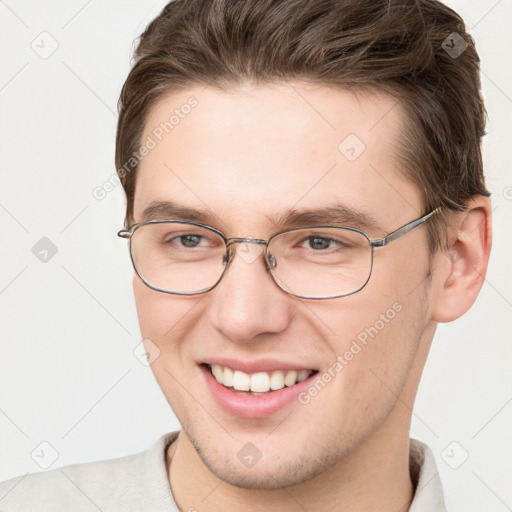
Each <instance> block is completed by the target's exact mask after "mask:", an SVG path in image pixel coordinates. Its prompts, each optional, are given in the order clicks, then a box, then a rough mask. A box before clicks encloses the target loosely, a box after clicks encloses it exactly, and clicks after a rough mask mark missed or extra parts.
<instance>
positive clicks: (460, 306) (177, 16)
mask: <svg viewBox="0 0 512 512" xmlns="http://www.w3.org/2000/svg"><path fill="white" fill-rule="evenodd" d="M478 66H479V60H478V56H477V54H476V51H475V49H474V46H473V43H472V40H471V38H470V36H469V35H468V34H467V33H466V31H465V28H464V24H463V22H462V20H461V19H460V18H459V17H458V16H457V15H456V14H455V13H454V12H453V11H451V10H450V9H448V8H447V7H445V6H444V5H442V4H440V3H438V2H436V1H433V0H421V1H418V2H412V1H407V0H400V1H386V2H384V1H375V0H372V1H370V0H367V1H364V0H363V1H361V0H358V1H357V2H356V1H352V0H337V1H334V0H333V1H325V0H311V1H308V2H303V1H300V0H280V1H271V0H216V1H214V2H211V1H210V0H177V1H175V2H171V3H169V4H168V5H167V7H166V8H165V9H164V10H163V12H162V13H161V14H160V16H158V18H157V19H155V20H154V21H153V22H152V23H151V24H150V25H149V27H148V28H147V29H146V31H145V32H144V34H143V35H142V37H141V40H140V42H139V46H138V48H137V52H136V63H135V65H134V67H133V69H132V71H131V72H130V74H129V76H128V78H127V81H126V83H125V85H124V87H123V90H122V93H121V98H120V104H119V107H120V115H119V124H118V131H117V145H116V166H117V169H118V173H119V176H120V178H121V180H122V183H123V186H124V189H125V192H126V196H127V211H126V219H125V229H123V230H121V231H120V232H119V235H120V236H121V237H124V238H126V239H128V240H129V247H130V255H131V258H132V262H133V265H134V269H135V277H134V293H135V299H136V304H137V310H138V316H139V322H140V326H141V332H142V336H143V338H144V343H145V347H146V350H147V353H148V358H149V360H150V361H152V364H151V368H152V370H153V372H154V374H155V377H156V379H157V381H158V383H159V385H160V387H161V388H162V391H163V392H164V394H165V396H166V398H167V400H168V402H169V404H170V406H171V407H172V409H173V411H174V413H175V414H176V417H177V418H178V420H179V421H180V424H181V426H182V429H181V430H180V431H179V432H174V433H170V434H168V435H166V436H163V437H162V438H161V439H159V440H158V442H157V443H156V444H155V445H154V446H153V447H152V448H151V449H150V450H148V451H147V452H143V453H141V454H138V455H133V456H129V457H125V458H122V459H115V460H110V461H101V462H94V463H89V464H80V465H74V466H68V467H66V468H61V469H57V470H53V471H49V472H46V473H41V474H36V475H29V476H27V477H25V478H24V479H23V481H21V482H19V481H18V480H19V479H13V480H10V481H8V482H4V484H2V487H1V488H0V489H1V493H0V496H4V495H5V498H4V499H3V501H2V502H1V503H2V506H3V509H2V510H55V509H58V507H61V509H62V510H89V509H91V510H92V509H95V508H96V509H100V510H123V511H126V510H145V511H146V510H159V511H164V510H182V511H185V510H187V511H194V510H197V511H201V510H205V511H218V510H219V511H220V510H222V511H231V510H254V511H256V510H258V511H259V510H272V511H292V510H311V511H320V512H321V511H324V510H330V511H331V510H336V511H351V512H357V511H363V510H381V511H399V510H402V511H406V510H409V511H413V512H418V511H442V510H445V506H444V501H443V495H442V489H441V484H440V482H439V478H438V475H437V471H436V469H435V463H434V460H433V455H432V453H431V452H430V450H429V449H428V447H427V446H425V445H424V444H422V443H420V442H419V441H415V440H409V426H410V420H411V411H412V407H413V402H414V397H415V395H416V391H417V388H418V384H419V381H420V376H421V372H422V369H423V366H424V364H425V361H426V358H427V355H428V351H429V348H430V344H431V342H432V339H433V336H434V333H435V330H436V325H437V324H438V323H439V322H449V321H452V320H454V319H456V318H458V317H460V316H461V315H463V314H464V313H465V312H466V311H467V310H468V309H469V308H470V307H471V305H472V304H473V302H474V301H475V299H476V297H477V294H478V292H479V290H480V288H481V286H482V283H483V279H484V276H485V271H486V268H487V262H488V258H489V251H490V245H491V221H490V218H491V208H490V203H489V200H488V195H489V194H488V192H487V190H486V188H485V184H484V178H483V172H482V160H481V153H480V142H481V137H482V136H483V133H484V107H483V104H482V100H481V97H480V94H479V77H478ZM70 482H72V483H70ZM14 486H15V487H14Z"/></svg>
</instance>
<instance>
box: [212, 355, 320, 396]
mask: <svg viewBox="0 0 512 512" xmlns="http://www.w3.org/2000/svg"><path fill="white" fill-rule="evenodd" d="M203 366H204V367H205V368H206V369H207V370H208V371H209V372H210V374H211V375H212V376H213V378H214V379H215V380H216V381H217V382H218V383H219V384H221V385H222V386H224V387H225V388H227V389H229V390H230V391H232V392H234V393H236V394H240V395H252V396H261V395H269V394H272V393H275V392H276V391H279V390H281V389H283V388H292V387H294V386H295V385H297V384H298V383H301V382H304V381H305V380H307V379H309V378H310V377H311V376H312V375H314V374H316V373H318V370H313V369H296V370H286V369H283V370H273V371H260V372H255V373H246V372H244V371H242V370H237V369H233V368H230V367H229V366H224V365H221V364H206V363H204V364H203Z"/></svg>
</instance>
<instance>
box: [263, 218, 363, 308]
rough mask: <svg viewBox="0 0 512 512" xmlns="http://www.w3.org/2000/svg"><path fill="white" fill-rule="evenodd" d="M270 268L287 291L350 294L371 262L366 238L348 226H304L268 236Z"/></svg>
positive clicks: (313, 294) (317, 296)
mask: <svg viewBox="0 0 512 512" xmlns="http://www.w3.org/2000/svg"><path fill="white" fill-rule="evenodd" d="M268 253H269V254H270V256H273V257H274V259H275V265H271V272H272V275H273V276H274V279H275V281H276V283H277V284H278V285H279V286H280V287H281V288H282V289H283V290H284V291H286V292H289V293H292V294H293V295H298V296H300V297H303V298H315V299H322V298H330V297H341V296H343V295H349V294H351V293H354V292H356V291H358V290H360V289H361V288H362V287H363V286H364V285H365V284H366V282H367V281H368V279H369V277H370V272H371V266H372V250H371V246H370V242H369V240H368V239H367V238H366V237H365V236H364V235H363V234H362V233H360V232H358V231H353V230H351V229H347V228H306V229H296V230H291V231H287V232H284V233H281V234H279V235H277V236H275V237H274V238H272V239H271V241H270V243H269V246H268Z"/></svg>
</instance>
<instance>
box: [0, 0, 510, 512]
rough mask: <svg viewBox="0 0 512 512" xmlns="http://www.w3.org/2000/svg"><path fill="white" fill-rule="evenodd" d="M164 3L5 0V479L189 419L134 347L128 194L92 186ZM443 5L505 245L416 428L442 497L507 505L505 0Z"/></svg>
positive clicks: (440, 344)
mask: <svg viewBox="0 0 512 512" xmlns="http://www.w3.org/2000/svg"><path fill="white" fill-rule="evenodd" d="M165 3H166V2H164V1H147V0H146V1H143V0H137V1H136V0H109V1H108V2H105V1H103V2H99V1H98V0H89V1H84V0H73V1H69V0H68V1H63V0H61V1H51V2H44V3H43V2H35V1H22V0H18V1H16V0H5V1H3V0H0V42H1V50H0V51H1V56H2V59H1V63H2V65H1V66H0V148H1V153H0V157H1V159H0V161H1V168H0V172H1V177H0V228H1V238H0V240H1V242H0V318H1V324H0V325H1V326H0V340H1V341H0V342H1V357H0V433H1V435H0V481H1V480H5V479H7V478H11V477H14V476H18V475H22V474H25V473H27V472H35V471H41V470H43V469H45V468H49V469H53V468H57V467H60V466H63V465H66V464H71V463H78V462H86V461H93V460H100V459H106V458H112V457H119V456H123V455H128V454H131V453H135V452H137V451H141V450H145V449H147V448H148V447H149V446H150V445H151V444H152V443H153V442H154V441H155V440H156V438H157V437H158V436H160V435H161V434H163V433H164V432H167V431H171V430H176V429H178V428H179V424H178V422H177V420H176V418H175V417H174V415H173V413H172V411H171V410H170V408H169V406H168V405H167V402H166V401H165V399H164V397H163V395H162V393H161V391H160V389H159V388H158V386H157V384H156V383H155V381H154V379H153V376H152V374H151V371H150V368H149V367H147V366H145V365H144V364H143V363H142V362H141V361H140V359H139V358H138V357H137V355H139V356H140V346H139V344H140V342H141V337H140V332H139V329H138V323H137V318H136V311H135V306H134V301H133V298H132V290H131V279H132V270H131V266H130V263H129V259H128V254H127V250H126V245H125V242H123V241H122V240H120V239H118V238H117V237H116V235H115V234H116V231H117V229H119V228H120V227H121V226H122V222H123V216H124V196H123V193H122V189H121V187H120V186H117V187H114V188H113V189H112V190H110V191H109V192H108V193H106V194H105V197H104V198H103V199H101V200H100V199H97V198H96V197H95V195H94V193H93V191H94V190H97V187H102V186H103V185H104V184H105V183H106V182H109V180H110V179H111V178H112V176H113V175H114V173H115V168H114V138H115V128H116V112H117V107H116V104H117V98H118V96H119V92H120V89H121V86H122V84H123V81H124V79H125V78H126V75H127V73H128V71H129V68H130V57H131V51H132V44H133V41H134V39H135V38H136V37H137V36H138V35H139V34H140V33H141V32H142V30H143V29H144V28H145V26H146V24H147V23H148V22H149V21H150V20H151V19H152V18H153V17H154V16H156V15H157V14H158V13H159V11H160V10H161V8H162V7H163V6H164V5H165ZM447 3H448V5H450V6H451V7H453V8H455V10H457V11H458V12H459V13H460V14H461V15H462V16H463V17H464V19H465V20H466V22H467V25H468V26H469V27H471V29H470V32H471V34H472V35H473V37H474V38H475V39H476V43H477V49H478V51H479V53H480V55H481V58H482V83H483V90H484V96H485V99H486V102H487V109H488V113H489V123H488V135H487V137H486V139H485V143H484V157H485V168H486V174H487V179H488V186H489V188H490V190H491V191H492V194H493V196H492V202H493V208H494V246H493V252H492V257H491V263H490V268H489V272H488V275H487V279H486V282H485V285H484V287H483V290H482V293H481V295H480V297H479V299H478V301H477V303H476V305H475V306H474V307H473V309H472V310H471V311H470V312H469V313H468V314H467V315H465V316H464V317H463V318H461V319H460V320H458V321H456V322H454V323H451V324H447V325H441V326H440V327H439V330H438V333H437V336H436V339H435V341H434V345H433V348H432V351H431V355H430V358H429V361H428V363H427V367H426V369H425V373H424V376H423V380H422V384H421V387H420V391H419V395H418V399H417V403H416V406H415V409H414V413H413V424H412V435H413V436H414V437H417V438H419V439H421V440H423V441H425V442H426V443H427V444H429V445H430V446H431V447H432V449H433V451H434V454H435V456H436V460H437V463H438V467H439V471H440V473H441V479H442V481H443V484H444V488H445V494H446V501H447V504H448V509H449V510H451V511H462V510H464V511H466V512H471V511H475V512H476V511H481V510H487V511H496V512H499V511H502V510H503V511H505V510H510V507H512V488H511V487H510V480H511V477H512V457H511V456H510V454H511V453H512V440H511V438H510V434H509V432H510V431H511V427H512V403H511V402H512V379H511V377H510V359H511V357H510V356H511V354H512V349H511V343H510V342H511V340H512V329H511V324H510V318H511V313H512V276H511V260H512V245H511V237H510V234H511V228H510V220H511V219H512V174H511V171H510V141H511V140H512V130H511V127H510V121H511V119H512V117H511V113H512V76H511V67H510V56H509V51H510V48H511V47H512V35H511V31H510V29H509V25H510V21H512V2H511V0H500V1H493V2H482V1H479V0H471V1H469V0H450V1H449V2H447ZM107 188H108V185H107ZM103 190H105V188H104V189H103ZM42 239H43V240H42ZM0 506H1V502H0Z"/></svg>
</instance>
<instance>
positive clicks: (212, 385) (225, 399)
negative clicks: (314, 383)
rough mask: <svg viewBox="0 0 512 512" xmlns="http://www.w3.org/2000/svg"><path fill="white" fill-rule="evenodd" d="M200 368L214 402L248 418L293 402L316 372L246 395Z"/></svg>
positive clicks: (236, 414) (259, 415) (260, 415)
mask: <svg viewBox="0 0 512 512" xmlns="http://www.w3.org/2000/svg"><path fill="white" fill-rule="evenodd" d="M200 369H201V372H202V373H203V375H204V378H205V380H206V384H207V386H208V388H209V390H210V392H211V393H212V395H213V397H214V399H215V400H216V402H217V403H218V404H219V405H220V406H221V407H222V408H223V409H224V410H225V411H226V412H228V413H230V414H232V415H235V416H238V417H240V418H248V419H258V418H265V417H266V416H270V415H271V414H274V413H275V412H277V411H279V410H280V409H282V408H284V407H285V406H286V405H288V404H290V403H291V402H293V401H294V400H295V399H296V398H297V395H298V394H299V393H300V392H301V391H303V390H304V389H306V388H307V387H308V386H310V385H311V380H312V379H313V378H314V377H315V375H316V373H315V374H312V375H310V376H309V377H308V378H307V379H306V380H303V381H302V382H297V384H294V385H293V386H290V387H286V386H285V387H284V388H282V389H279V390H277V391H271V392H269V393H268V394H265V395H246V394H244V393H236V392H235V391H232V389H231V388H227V387H226V386H223V385H222V384H220V383H219V382H217V380H216V379H215V377H214V376H213V375H212V374H211V372H210V370H209V369H208V368H207V367H206V366H204V365H200Z"/></svg>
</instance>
